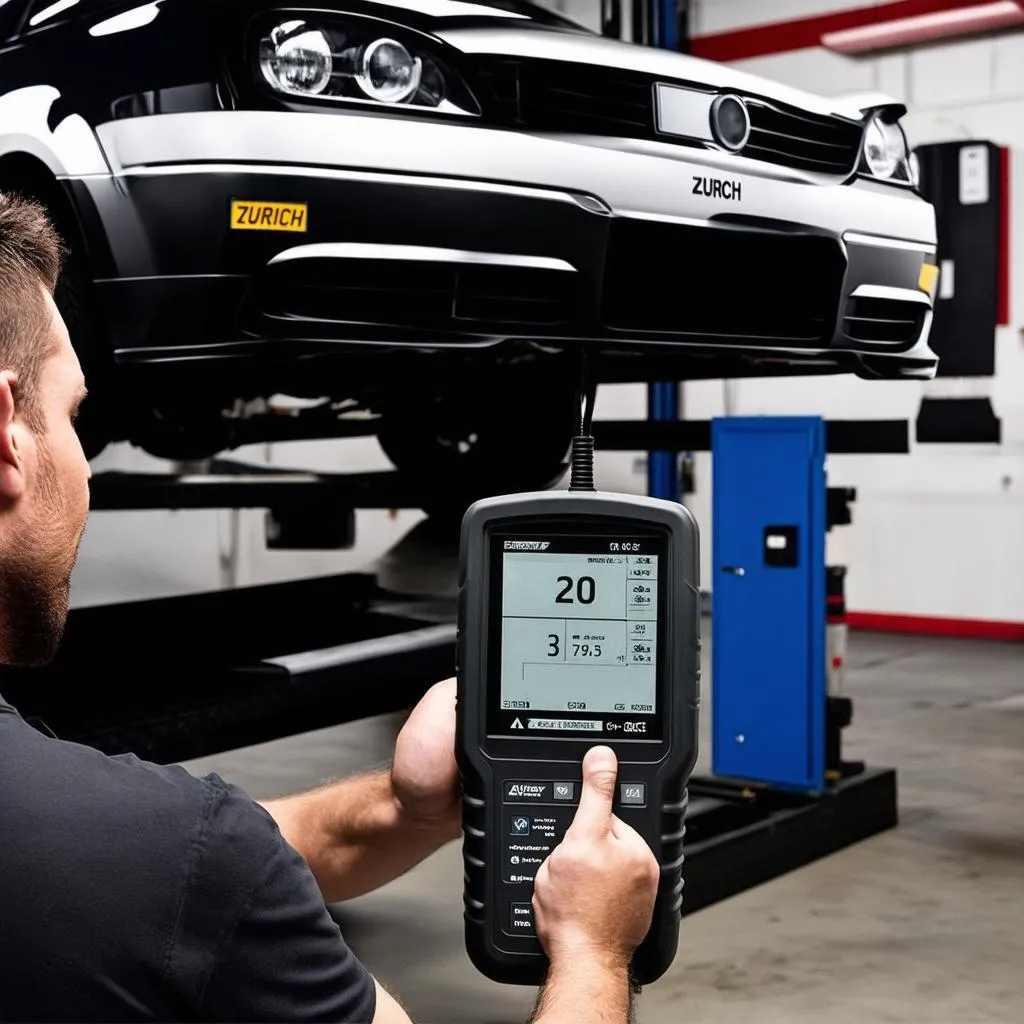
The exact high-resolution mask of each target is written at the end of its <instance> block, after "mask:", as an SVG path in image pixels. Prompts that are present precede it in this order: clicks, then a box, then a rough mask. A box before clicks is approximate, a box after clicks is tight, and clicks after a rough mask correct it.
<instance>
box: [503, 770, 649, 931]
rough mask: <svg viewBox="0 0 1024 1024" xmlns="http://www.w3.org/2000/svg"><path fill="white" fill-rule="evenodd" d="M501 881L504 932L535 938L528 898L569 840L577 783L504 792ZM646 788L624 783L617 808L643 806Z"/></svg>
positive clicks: (510, 787) (508, 785)
mask: <svg viewBox="0 0 1024 1024" xmlns="http://www.w3.org/2000/svg"><path fill="white" fill-rule="evenodd" d="M502 797H503V799H502V807H501V818H500V823H501V829H502V833H503V834H502V865H501V880H502V882H504V883H505V889H506V893H507V895H506V899H505V901H503V902H504V904H505V907H506V912H505V914H504V919H505V922H504V927H503V930H504V931H505V932H506V933H508V934H509V935H535V934H536V932H535V930H534V923H533V912H532V905H531V903H530V899H531V897H532V894H533V882H534V879H535V878H536V877H537V872H538V871H539V870H540V866H541V864H543V863H544V861H545V859H546V858H547V857H548V855H549V854H550V853H551V851H552V850H553V849H554V848H555V847H556V846H557V845H558V844H559V843H560V842H561V841H562V839H563V838H564V837H565V833H566V830H567V829H568V828H569V826H570V825H571V824H572V819H573V817H574V815H575V814H576V807H577V805H578V804H579V798H580V783H579V780H576V779H551V780H547V779H522V780H519V779H514V780H508V781H506V782H505V784H504V786H503V787H502ZM645 797H646V787H645V786H644V784H643V783H631V782H625V781H623V782H620V783H619V785H618V786H617V787H616V792H615V801H614V806H615V810H616V813H621V810H620V809H621V808H623V807H625V808H627V809H632V808H637V807H638V806H643V804H644V803H645V802H646V801H645Z"/></svg>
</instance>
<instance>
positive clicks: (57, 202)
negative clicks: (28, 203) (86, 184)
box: [0, 153, 89, 263]
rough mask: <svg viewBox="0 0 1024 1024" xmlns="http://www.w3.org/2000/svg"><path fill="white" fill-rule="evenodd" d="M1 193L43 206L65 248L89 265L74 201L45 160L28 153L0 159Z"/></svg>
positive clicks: (14, 154) (10, 154) (9, 155)
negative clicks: (14, 194) (11, 193)
mask: <svg viewBox="0 0 1024 1024" xmlns="http://www.w3.org/2000/svg"><path fill="white" fill-rule="evenodd" d="M0 192H14V193H17V194H18V195H20V196H22V197H23V198H25V199H34V200H36V201H37V202H40V203H42V204H43V205H44V206H45V207H46V208H47V210H48V211H49V213H50V217H51V219H52V220H53V223H54V226H55V227H56V228H57V231H58V232H59V234H60V236H61V238H62V240H63V242H64V244H65V245H66V246H67V247H68V248H69V249H71V250H72V251H73V252H74V253H75V255H76V257H78V258H80V259H82V260H84V261H85V262H86V263H88V262H89V253H88V251H87V248H86V245H85V242H84V239H83V234H82V229H81V226H80V224H79V221H78V214H77V212H76V210H75V208H74V205H73V203H72V202H71V198H70V196H68V194H67V192H66V191H65V190H64V188H63V187H62V186H61V184H60V182H59V181H58V180H57V179H56V177H54V174H53V171H51V170H50V168H49V167H47V166H46V164H44V163H43V162H42V160H40V159H38V158H37V157H34V156H31V155H30V154H28V153H9V154H7V155H6V156H3V157H0Z"/></svg>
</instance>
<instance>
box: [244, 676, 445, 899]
mask: <svg viewBox="0 0 1024 1024" xmlns="http://www.w3.org/2000/svg"><path fill="white" fill-rule="evenodd" d="M262 803H263V806H264V808H265V809H266V810H267V811H268V812H269V813H270V814H271V816H272V817H273V818H274V820H275V821H276V822H277V824H278V827H279V828H280V830H281V834H282V835H283V836H284V838H285V839H286V840H287V841H288V842H289V843H290V844H291V845H292V846H293V847H294V848H295V849H296V850H298V852H299V853H300V854H301V855H302V856H303V857H304V858H305V860H306V863H307V864H309V867H310V869H311V870H312V872H313V875H314V876H315V877H316V880H317V882H318V883H319V885H320V890H321V891H322V892H323V894H324V898H325V899H326V900H327V901H328V902H334V901H337V900H347V899H352V898H353V897H355V896H361V895H362V894H363V893H366V892H369V891H370V890H371V889H376V888H377V887H378V886H380V885H384V884H385V883H386V882H390V881H391V880H392V879H394V878H397V877H398V876H399V875H401V874H404V873H405V872H406V871H408V870H409V869H410V868H411V867H413V866H415V865H416V864H418V863H419V862H420V861H421V860H423V859H424V857H428V856H430V854H432V853H433V852H434V851H435V850H437V849H439V848H440V847H442V846H444V845H445V843H448V842H450V841H451V840H452V839H455V838H456V837H457V836H458V835H459V833H460V832H461V829H462V822H461V818H462V815H461V813H460V806H461V804H460V794H459V772H458V768H457V767H456V764H455V680H454V679H449V680H447V681H446V682H443V683H438V684H437V685H436V686H433V687H432V688H431V689H430V690H428V691H427V693H426V694H425V695H424V697H423V699H422V700H421V701H420V702H419V704H417V705H416V707H415V708H414V709H413V711H412V714H411V715H410V716H409V718H408V720H407V721H406V723H405V725H404V726H403V728H402V731H401V732H400V734H399V736H398V741H397V743H396V745H395V757H394V762H393V764H392V767H391V769H390V770H387V769H384V770H381V771H376V772H369V773H367V774H365V775H358V776H356V777H354V778H351V779H343V780H342V781H340V782H334V783H331V784H329V785H327V786H324V787H322V788H320V789H316V790H313V791H312V792H309V793H302V794H299V795H297V796H291V797H282V798H281V799H278V800H265V801H262Z"/></svg>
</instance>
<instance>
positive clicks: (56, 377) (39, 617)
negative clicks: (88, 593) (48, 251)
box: [0, 295, 90, 666]
mask: <svg viewBox="0 0 1024 1024" xmlns="http://www.w3.org/2000/svg"><path fill="white" fill-rule="evenodd" d="M46 302H47V311H48V315H49V316H50V326H49V331H50V333H51V340H52V345H53V347H55V349H56V351H55V354H53V355H51V356H50V357H49V358H47V360H46V361H45V363H44V364H43V366H42V370H41V373H40V376H39V381H38V388H37V395H36V400H37V405H38V408H39V416H38V417H37V419H38V420H39V422H38V423H33V424H31V425H29V424H28V423H27V422H26V421H25V419H24V417H23V416H22V415H21V414H20V413H18V412H17V410H16V419H15V423H14V426H13V429H14V430H16V431H17V433H16V435H15V436H16V439H17V449H18V453H19V455H20V457H21V463H22V467H23V473H24V490H23V493H22V494H21V496H20V498H19V499H18V500H17V502H15V503H13V504H12V505H11V506H10V507H9V508H8V509H7V510H6V512H5V520H6V523H5V529H4V534H5V536H4V537H3V543H2V549H3V550H2V552H0V616H2V618H3V620H4V621H3V636H2V639H0V655H2V660H3V661H4V662H6V663H7V664H9V665H22V666H26V665H41V664H45V663H46V662H48V661H49V660H50V659H51V658H52V657H53V656H54V654H56V652H57V647H58V646H59V644H60V640H61V637H62V635H63V632H64V626H65V623H66V620H67V613H68V604H69V600H70V593H71V573H72V570H73V569H74V566H75V561H76V559H77V557H78V547H79V544H80V543H81V540H82V534H83V533H84V531H85V522H86V518H87V516H88V513H89V476H90V472H89V463H88V461H87V460H86V458H85V453H84V452H83V451H82V445H81V442H80V441H79V439H78V434H77V433H76V431H75V423H74V421H75V416H76V415H77V413H78V407H79V405H80V404H81V402H82V400H83V398H84V397H85V381H84V378H83V376H82V370H81V367H80V366H79V363H78V357H77V356H76V355H75V351H74V349H73V348H72V347H71V340H70V338H69V337H68V332H67V328H66V326H65V325H64V321H63V320H62V318H61V316H60V314H59V313H58V311H57V307H56V306H55V305H54V303H53V300H52V299H51V298H50V296H49V295H47V296H46Z"/></svg>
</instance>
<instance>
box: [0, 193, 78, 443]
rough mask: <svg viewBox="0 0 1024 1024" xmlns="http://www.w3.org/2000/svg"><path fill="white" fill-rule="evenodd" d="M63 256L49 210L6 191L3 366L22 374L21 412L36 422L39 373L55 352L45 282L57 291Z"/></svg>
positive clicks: (0, 265) (1, 236)
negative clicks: (50, 336)
mask: <svg viewBox="0 0 1024 1024" xmlns="http://www.w3.org/2000/svg"><path fill="white" fill-rule="evenodd" d="M63 258H64V246H63V244H62V242H61V239H60V235H59V234H58V233H57V230H56V228H55V227H54V225H53V222H52V221H51V219H50V217H49V216H48V214H47V213H46V210H45V209H44V208H43V207H42V206H41V205H39V203H36V202H33V201H31V200H28V199H23V198H20V197H18V196H14V195H9V194H6V193H0V370H13V371H14V373H15V374H17V377H18V384H17V392H16V397H17V400H18V402H19V405H20V410H19V411H20V412H21V414H22V415H23V416H24V417H25V419H26V420H28V421H29V422H30V423H33V424H34V425H37V424H38V415H39V408H40V407H39V402H38V395H37V388H38V384H39V375H40V372H41V370H42V366H43V363H44V362H45V361H46V359H47V358H48V357H49V356H50V355H52V354H53V348H52V345H51V343H50V339H49V335H48V333H47V327H48V326H49V319H48V316H47V312H46V307H45V306H44V303H43V298H42V296H41V295H40V292H39V286H40V284H41V285H43V287H44V288H46V290H47V291H48V292H50V293H51V294H52V293H53V291H54V289H55V288H56V286H57V279H58V277H59V276H60V271H61V263H62V261H63Z"/></svg>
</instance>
